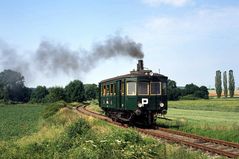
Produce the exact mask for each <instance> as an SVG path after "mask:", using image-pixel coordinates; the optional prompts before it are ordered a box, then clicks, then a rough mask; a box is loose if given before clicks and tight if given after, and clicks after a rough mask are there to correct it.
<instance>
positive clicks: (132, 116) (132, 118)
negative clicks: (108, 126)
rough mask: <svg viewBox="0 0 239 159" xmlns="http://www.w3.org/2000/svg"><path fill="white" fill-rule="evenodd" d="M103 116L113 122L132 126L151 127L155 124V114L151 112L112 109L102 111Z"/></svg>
mask: <svg viewBox="0 0 239 159" xmlns="http://www.w3.org/2000/svg"><path fill="white" fill-rule="evenodd" d="M104 111H105V114H106V115H107V116H108V117H110V118H111V119H112V120H114V121H118V122H122V123H127V124H132V125H144V126H151V125H154V124H155V122H156V119H157V117H156V113H155V112H152V111H141V112H140V113H139V112H138V111H139V110H136V111H122V110H114V109H104Z"/></svg>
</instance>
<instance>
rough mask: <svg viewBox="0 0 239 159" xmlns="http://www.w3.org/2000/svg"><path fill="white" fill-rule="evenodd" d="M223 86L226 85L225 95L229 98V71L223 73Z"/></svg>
mask: <svg viewBox="0 0 239 159" xmlns="http://www.w3.org/2000/svg"><path fill="white" fill-rule="evenodd" d="M223 87H224V96H225V97H226V98H227V95H228V93H227V92H228V88H227V71H224V73H223Z"/></svg>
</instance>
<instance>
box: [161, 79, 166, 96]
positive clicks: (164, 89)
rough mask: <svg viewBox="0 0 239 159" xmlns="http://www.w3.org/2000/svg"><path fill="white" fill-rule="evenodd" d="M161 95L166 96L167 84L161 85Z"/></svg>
mask: <svg viewBox="0 0 239 159" xmlns="http://www.w3.org/2000/svg"><path fill="white" fill-rule="evenodd" d="M162 94H163V95H166V94H167V83H166V82H163V83H162Z"/></svg>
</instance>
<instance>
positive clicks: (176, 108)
mask: <svg viewBox="0 0 239 159" xmlns="http://www.w3.org/2000/svg"><path fill="white" fill-rule="evenodd" d="M88 108H89V109H91V110H93V111H98V112H101V113H102V110H101V109H100V108H99V107H98V105H97V103H96V102H94V103H92V104H91V105H90V106H89V107H88ZM238 110H239V99H238V98H227V99H225V98H221V99H210V100H180V101H169V110H168V114H167V115H166V117H167V118H169V119H170V120H163V119H158V120H157V123H158V124H160V125H161V126H163V127H169V128H172V129H176V130H181V131H184V132H187V133H193V134H197V135H202V136H207V137H211V138H216V139H221V140H226V141H232V142H238V143H239V111H238Z"/></svg>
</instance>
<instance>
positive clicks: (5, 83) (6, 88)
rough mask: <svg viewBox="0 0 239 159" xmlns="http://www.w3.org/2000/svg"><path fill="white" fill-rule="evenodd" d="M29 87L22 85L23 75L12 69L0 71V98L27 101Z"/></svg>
mask: <svg viewBox="0 0 239 159" xmlns="http://www.w3.org/2000/svg"><path fill="white" fill-rule="evenodd" d="M29 97H30V93H29V89H28V88H26V87H25V86H24V77H23V76H22V75H21V73H19V72H16V71H13V70H4V71H3V72H1V73H0V98H1V99H4V101H9V100H11V101H16V102H27V101H28V100H29Z"/></svg>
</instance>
